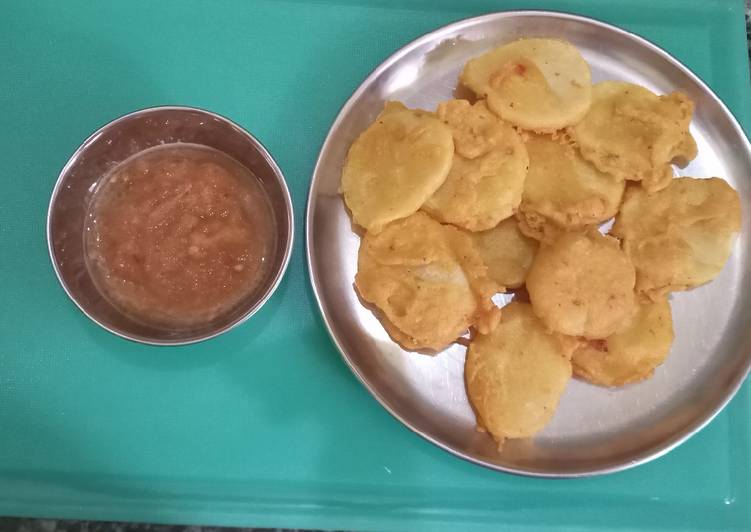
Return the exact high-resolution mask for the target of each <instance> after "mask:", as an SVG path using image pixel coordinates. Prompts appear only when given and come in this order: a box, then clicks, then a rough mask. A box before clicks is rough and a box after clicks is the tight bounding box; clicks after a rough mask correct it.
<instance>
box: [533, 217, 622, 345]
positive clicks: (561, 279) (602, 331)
mask: <svg viewBox="0 0 751 532" xmlns="http://www.w3.org/2000/svg"><path fill="white" fill-rule="evenodd" d="M635 275H636V274H635V272H634V266H633V265H632V264H631V261H630V260H629V258H628V256H627V255H626V254H625V253H624V252H623V251H622V250H621V248H620V246H619V243H618V241H617V240H616V239H614V238H612V237H609V236H603V235H601V234H600V233H598V232H597V231H595V230H590V231H588V232H586V233H583V234H582V233H565V234H563V235H561V236H560V237H559V238H558V239H557V240H556V241H555V242H554V243H553V244H543V245H542V246H540V249H539V251H538V252H537V256H536V257H535V260H534V262H533V263H532V269H531V270H530V271H529V274H528V275H527V291H528V292H529V298H530V300H531V302H532V307H533V308H534V311H535V314H537V315H538V316H539V317H540V319H542V321H543V322H544V323H545V325H547V326H548V327H549V328H550V329H552V330H554V331H558V332H560V333H563V334H567V335H571V336H583V337H585V338H606V337H608V336H610V335H611V334H613V333H614V332H616V331H617V330H618V328H619V327H620V326H621V325H622V324H623V322H624V321H625V320H627V319H628V318H629V317H630V316H631V313H632V312H633V309H634V282H635Z"/></svg>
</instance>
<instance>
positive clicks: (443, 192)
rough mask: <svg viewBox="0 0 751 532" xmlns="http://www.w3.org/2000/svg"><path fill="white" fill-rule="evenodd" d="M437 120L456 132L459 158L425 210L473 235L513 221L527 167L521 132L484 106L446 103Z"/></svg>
mask: <svg viewBox="0 0 751 532" xmlns="http://www.w3.org/2000/svg"><path fill="white" fill-rule="evenodd" d="M438 115H439V116H440V117H442V118H443V119H444V120H445V122H446V124H448V126H449V127H450V128H451V131H452V133H453V136H454V144H455V146H456V150H457V153H456V154H455V155H454V160H453V163H452V165H451V170H450V171H449V174H448V177H447V178H446V181H445V182H444V183H443V185H441V187H440V188H439V189H438V190H437V191H436V192H435V193H434V194H433V195H432V196H431V197H430V198H428V200H427V201H426V202H425V204H424V205H423V209H424V210H425V211H427V212H428V213H430V214H431V215H432V216H433V217H434V218H436V219H437V220H439V221H441V222H444V223H452V224H454V225H457V226H459V227H461V228H463V229H467V230H469V231H483V230H485V229H490V228H492V227H495V226H496V225H498V222H500V221H501V220H504V219H506V218H508V217H510V216H513V214H514V211H515V210H516V208H517V207H518V206H519V202H520V201H521V197H522V189H523V187H524V178H525V177H526V175H527V165H528V158H527V150H526V148H525V147H524V142H523V141H522V138H521V136H520V135H519V133H517V132H516V130H515V129H514V128H513V127H511V126H510V125H509V124H506V123H504V122H503V121H501V120H500V119H499V118H497V117H496V116H495V115H493V114H492V113H490V112H489V111H488V109H487V107H486V106H485V102H482V101H480V102H477V103H475V104H474V105H470V104H469V102H467V101H466V100H451V101H448V102H444V103H442V104H441V105H440V106H439V110H438ZM462 154H468V155H470V156H472V158H470V157H465V156H463V155H462Z"/></svg>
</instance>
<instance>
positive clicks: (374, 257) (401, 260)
mask: <svg viewBox="0 0 751 532" xmlns="http://www.w3.org/2000/svg"><path fill="white" fill-rule="evenodd" d="M355 286H356V288H357V290H358V292H359V293H360V296H361V297H362V298H363V299H364V300H365V301H367V302H369V303H372V304H373V305H375V306H376V307H377V308H378V310H379V311H380V313H382V316H383V317H385V320H382V322H383V324H384V327H385V328H386V329H387V331H388V332H389V333H390V334H391V336H392V337H393V338H394V339H395V340H396V341H397V342H399V343H400V344H401V345H402V346H403V347H405V348H406V349H430V350H436V351H437V350H441V349H443V348H445V347H446V346H448V345H449V344H450V343H451V342H453V341H454V340H456V338H458V337H459V336H461V335H462V334H464V332H465V331H466V330H467V328H468V327H470V326H474V327H476V328H477V329H478V330H479V331H482V332H489V331H490V330H492V329H493V327H495V325H496V324H497V323H498V319H499V315H500V310H499V309H498V308H497V307H495V305H494V304H493V302H492V301H491V297H492V296H493V295H494V294H495V292H496V287H495V283H493V282H492V281H490V279H488V277H487V268H486V267H485V264H484V263H483V262H482V259H481V258H480V256H479V254H478V252H477V250H476V249H475V247H474V245H473V243H472V239H471V238H470V237H469V235H467V234H466V233H464V232H462V231H460V230H459V229H457V228H455V227H451V226H447V225H441V224H440V223H438V222H436V221H435V220H433V219H431V218H430V217H429V216H428V215H427V214H425V213H423V212H417V213H415V214H413V215H412V216H410V217H408V218H405V219H403V220H398V221H395V222H392V223H391V224H389V225H388V226H386V227H385V228H384V230H383V231H382V232H381V233H379V234H373V233H367V234H366V235H365V237H364V238H363V240H362V242H361V244H360V252H359V257H358V270H357V275H356V277H355Z"/></svg>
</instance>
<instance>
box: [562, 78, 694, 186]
mask: <svg viewBox="0 0 751 532" xmlns="http://www.w3.org/2000/svg"><path fill="white" fill-rule="evenodd" d="M693 113H694V104H693V102H692V101H691V100H690V99H689V98H688V97H687V96H686V95H685V94H683V93H680V92H672V93H670V94H667V95H664V96H658V95H656V94H654V93H652V92H650V91H649V90H647V89H645V88H644V87H641V86H639V85H634V84H632V83H625V82H622V81H603V82H602V83H598V84H596V85H595V86H594V87H593V88H592V106H591V107H590V109H589V112H588V113H587V114H586V116H585V117H584V119H583V120H582V121H581V122H579V123H578V124H577V125H576V126H574V127H571V128H569V133H570V134H571V136H572V138H573V139H574V141H575V142H576V143H577V145H578V146H579V149H580V151H581V154H582V156H583V157H584V158H585V159H587V160H588V161H590V162H592V164H594V165H595V166H596V167H597V168H599V169H600V170H601V171H603V172H607V173H609V174H611V175H612V176H614V177H615V178H617V179H619V180H621V181H623V180H630V181H641V183H642V186H643V187H644V188H645V189H646V190H648V191H650V192H655V191H657V190H661V189H663V188H665V187H666V186H668V185H669V184H670V180H671V179H672V178H673V169H672V167H671V166H670V164H671V162H675V163H676V164H679V165H681V166H685V165H686V164H688V162H689V161H690V160H692V159H693V158H694V157H696V153H697V148H696V142H695V141H694V139H693V137H692V136H691V133H690V132H689V123H690V122H691V117H692V116H693Z"/></svg>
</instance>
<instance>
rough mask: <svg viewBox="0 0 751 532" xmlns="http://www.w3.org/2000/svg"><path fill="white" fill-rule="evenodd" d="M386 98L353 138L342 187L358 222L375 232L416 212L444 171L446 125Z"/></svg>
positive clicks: (450, 151)
mask: <svg viewBox="0 0 751 532" xmlns="http://www.w3.org/2000/svg"><path fill="white" fill-rule="evenodd" d="M399 105H400V104H398V103H390V104H387V106H386V108H385V109H384V112H383V113H381V115H379V117H378V118H377V119H376V121H375V122H374V123H373V124H371V125H370V127H368V129H366V130H365V131H364V132H363V133H362V134H361V135H360V136H359V137H358V138H357V140H355V142H354V143H353V144H352V146H351V147H350V149H349V153H348V154H347V159H346V161H345V163H344V169H343V171H342V184H341V192H342V194H343V196H344V201H345V203H346V204H347V207H349V209H350V211H352V217H353V218H354V221H355V223H356V224H357V225H359V226H361V227H364V228H365V229H366V230H368V231H372V232H378V231H380V230H381V229H382V228H383V226H384V225H385V224H387V223H389V222H391V221H394V220H398V219H399V218H404V217H407V216H409V215H410V214H413V213H414V212H416V211H417V210H418V209H419V208H420V206H421V205H422V204H423V203H424V202H425V200H426V199H428V198H429V197H430V196H431V195H432V194H433V193H434V192H435V191H436V190H438V187H440V186H441V185H442V184H443V182H444V181H445V180H446V176H448V173H449V170H450V169H451V161H452V160H453V155H454V141H453V139H452V137H451V130H450V129H449V127H448V126H446V125H445V124H444V123H443V122H441V121H440V120H438V118H436V117H435V116H434V115H432V113H427V112H424V111H413V110H407V109H400V108H399Z"/></svg>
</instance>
